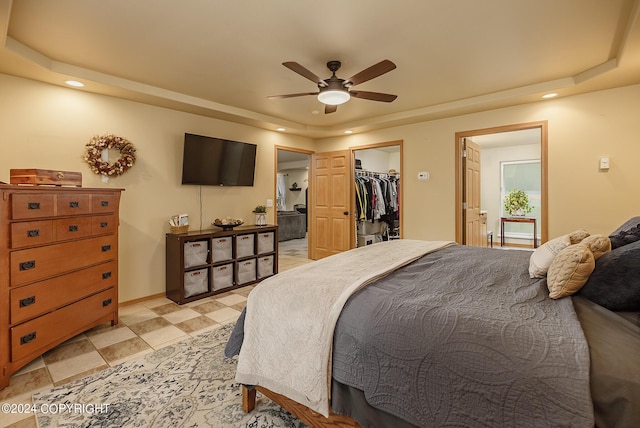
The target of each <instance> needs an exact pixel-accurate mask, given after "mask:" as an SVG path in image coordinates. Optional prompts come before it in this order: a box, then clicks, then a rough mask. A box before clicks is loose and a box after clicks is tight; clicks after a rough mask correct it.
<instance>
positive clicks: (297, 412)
mask: <svg viewBox="0 0 640 428" xmlns="http://www.w3.org/2000/svg"><path fill="white" fill-rule="evenodd" d="M257 391H260V392H261V393H262V394H264V396H266V397H268V398H270V399H271V400H273V402H274V403H276V404H278V405H279V406H280V407H282V408H283V409H285V410H286V411H287V412H289V413H291V414H292V415H294V416H296V417H298V419H300V420H301V421H302V422H304V423H305V424H307V425H309V426H310V427H313V428H324V427H345V428H360V424H359V423H358V422H356V421H355V420H354V419H352V418H350V417H349V416H344V415H337V414H335V413H333V412H332V411H331V410H329V417H328V418H325V417H324V416H322V415H321V414H320V413H318V412H315V411H313V410H311V409H310V408H308V407H307V406H304V405H302V404H300V403H298V402H296V401H293V400H292V399H290V398H287V397H285V396H284V395H280V394H278V393H276V392H273V391H270V390H268V389H266V388H263V387H261V386H254V387H251V388H249V387H247V386H245V385H242V410H244V411H245V412H246V413H249V412H251V411H253V409H255V407H256V392H257Z"/></svg>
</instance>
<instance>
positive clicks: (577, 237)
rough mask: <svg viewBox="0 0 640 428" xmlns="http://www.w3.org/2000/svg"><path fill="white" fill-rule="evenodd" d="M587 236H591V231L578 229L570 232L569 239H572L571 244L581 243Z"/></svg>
mask: <svg viewBox="0 0 640 428" xmlns="http://www.w3.org/2000/svg"><path fill="white" fill-rule="evenodd" d="M587 236H589V232H587V231H586V230H582V229H578V230H574V231H573V232H571V233H570V234H569V240H570V241H571V244H579V243H580V242H582V241H583V240H584V239H585V238H586V237H587Z"/></svg>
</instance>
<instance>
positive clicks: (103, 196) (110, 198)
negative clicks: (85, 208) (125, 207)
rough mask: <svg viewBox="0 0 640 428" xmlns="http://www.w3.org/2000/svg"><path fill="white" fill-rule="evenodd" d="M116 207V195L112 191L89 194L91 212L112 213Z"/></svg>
mask: <svg viewBox="0 0 640 428" xmlns="http://www.w3.org/2000/svg"><path fill="white" fill-rule="evenodd" d="M117 208H118V195H117V194H114V193H97V194H93V195H91V212H92V213H93V214H101V213H114V212H116V210H117Z"/></svg>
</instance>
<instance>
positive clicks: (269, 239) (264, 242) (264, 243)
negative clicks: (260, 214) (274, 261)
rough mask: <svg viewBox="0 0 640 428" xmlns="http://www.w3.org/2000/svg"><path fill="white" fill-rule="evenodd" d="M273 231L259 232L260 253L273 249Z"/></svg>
mask: <svg viewBox="0 0 640 428" xmlns="http://www.w3.org/2000/svg"><path fill="white" fill-rule="evenodd" d="M273 236H274V233H273V232H264V233H258V254H264V253H270V252H272V251H273Z"/></svg>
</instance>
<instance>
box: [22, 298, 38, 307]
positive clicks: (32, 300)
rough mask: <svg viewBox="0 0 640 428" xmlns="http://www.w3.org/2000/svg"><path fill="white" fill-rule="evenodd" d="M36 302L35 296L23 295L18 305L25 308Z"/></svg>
mask: <svg viewBox="0 0 640 428" xmlns="http://www.w3.org/2000/svg"><path fill="white" fill-rule="evenodd" d="M35 302H36V296H29V297H25V298H24V299H20V307H21V308H25V307H27V306H30V305H33V304H34V303H35Z"/></svg>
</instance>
